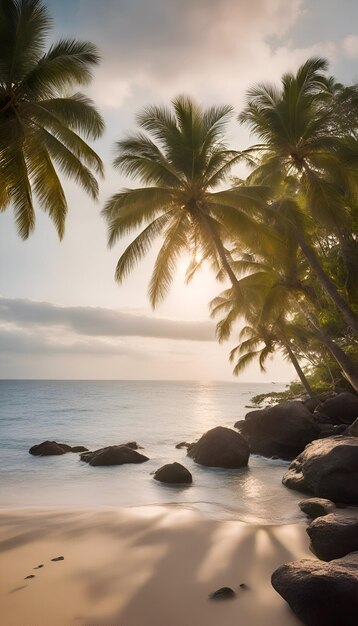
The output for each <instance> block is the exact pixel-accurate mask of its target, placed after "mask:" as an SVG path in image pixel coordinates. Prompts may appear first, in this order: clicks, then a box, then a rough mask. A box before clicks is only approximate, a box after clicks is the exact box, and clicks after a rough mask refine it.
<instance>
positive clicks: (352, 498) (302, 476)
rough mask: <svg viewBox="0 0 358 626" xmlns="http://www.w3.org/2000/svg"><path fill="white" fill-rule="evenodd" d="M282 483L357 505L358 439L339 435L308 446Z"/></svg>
mask: <svg viewBox="0 0 358 626" xmlns="http://www.w3.org/2000/svg"><path fill="white" fill-rule="evenodd" d="M282 482H283V484H284V485H286V487H289V488H290V489H297V490H298V491H306V492H308V493H312V494H313V495H314V496H317V497H318V498H328V499H329V500H332V501H333V502H343V503H346V504H358V438H357V437H346V436H345V435H338V436H337V437H329V438H327V439H318V440H317V441H313V442H312V443H311V444H310V445H308V446H307V447H306V448H305V450H304V451H303V452H302V454H300V455H299V456H298V457H297V458H296V459H295V460H294V461H293V462H292V463H291V465H290V466H289V468H288V471H287V472H286V474H285V475H284V477H283V479H282Z"/></svg>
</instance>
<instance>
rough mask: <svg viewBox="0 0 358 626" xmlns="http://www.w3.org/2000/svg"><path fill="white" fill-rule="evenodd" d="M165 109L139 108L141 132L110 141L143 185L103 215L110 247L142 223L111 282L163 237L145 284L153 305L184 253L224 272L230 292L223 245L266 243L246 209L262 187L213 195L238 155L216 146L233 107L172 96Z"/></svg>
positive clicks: (122, 166)
mask: <svg viewBox="0 0 358 626" xmlns="http://www.w3.org/2000/svg"><path fill="white" fill-rule="evenodd" d="M172 105H173V110H170V109H168V108H165V107H164V108H161V107H156V106H152V107H149V108H146V109H145V110H144V111H143V112H142V113H140V114H139V115H138V118H137V120H138V124H139V127H140V132H138V133H137V134H135V135H133V136H130V137H128V138H127V139H124V140H123V141H119V142H118V143H117V156H116V158H115V161H114V165H115V167H117V168H118V169H119V170H120V171H121V172H123V173H124V174H126V175H129V176H134V177H137V178H138V179H139V180H140V182H141V183H142V184H144V185H145V186H144V187H140V188H136V189H124V190H122V191H120V192H119V193H117V194H115V195H114V196H112V197H111V198H110V199H109V200H108V202H107V204H106V206H105V208H104V209H103V214H104V216H105V218H106V220H107V222H108V227H109V245H110V246H113V245H114V244H115V243H116V242H117V240H118V239H119V238H120V237H121V236H123V235H126V234H128V233H131V232H132V231H134V230H137V229H138V228H140V227H142V225H143V224H146V226H145V228H144V229H143V230H142V231H141V232H140V234H139V235H137V237H136V238H135V239H134V241H132V243H131V244H130V245H129V246H128V247H127V249H126V250H125V251H124V252H123V253H122V255H121V257H120V258H119V261H118V264H117V268H116V273H115V277H116V280H117V281H118V282H121V281H122V280H123V279H124V278H125V276H126V275H127V274H128V273H129V272H130V271H131V270H132V269H133V267H134V266H135V264H136V263H137V262H138V261H139V260H140V259H142V257H143V256H144V255H145V254H146V253H147V252H148V250H149V248H150V247H151V245H152V244H153V242H154V239H155V238H156V237H159V236H160V237H162V238H163V242H162V245H161V248H160V251H159V254H158V256H157V259H156V262H155V266H154V271H153V274H152V277H151V281H150V285H149V297H150V301H151V304H152V306H153V307H155V306H156V305H157V304H158V302H159V301H160V300H161V299H163V298H164V297H165V295H166V293H167V291H168V289H169V287H170V285H171V282H172V279H173V274H174V271H175V267H176V263H177V260H178V258H179V256H180V255H181V254H182V253H183V252H189V254H190V256H191V257H193V258H194V257H200V258H205V259H206V260H210V262H211V263H212V265H213V268H214V270H215V271H216V272H218V273H221V274H225V275H226V276H227V277H228V278H229V280H230V282H231V284H232V286H233V287H234V288H236V287H237V286H238V281H237V278H236V276H235V273H234V271H233V269H232V266H231V257H230V254H229V252H228V250H227V248H226V247H225V243H226V242H227V241H232V240H233V238H235V237H237V234H238V233H239V235H240V240H241V241H244V242H246V244H247V245H251V246H256V247H259V246H260V245H261V244H263V243H264V242H268V241H269V240H270V238H269V237H268V235H267V234H266V232H265V225H264V224H263V223H260V222H258V221H257V220H256V221H255V220H253V219H252V218H251V217H250V214H249V209H250V208H251V207H255V206H258V205H261V204H262V201H263V195H264V193H265V190H264V189H263V188H260V187H255V186H252V187H250V188H244V187H243V188H242V189H240V190H238V191H237V192H236V193H235V194H232V193H231V192H226V191H216V192H214V189H215V188H216V187H218V186H219V185H220V184H222V183H223V182H224V181H225V180H226V179H227V177H228V175H229V173H230V171H231V169H232V167H233V166H234V164H235V163H236V162H237V161H238V159H239V158H240V157H241V155H240V153H238V152H236V151H233V150H228V148H227V146H226V145H225V143H224V141H223V134H224V130H225V126H226V124H227V122H228V119H229V116H230V115H231V113H232V108H231V107H230V106H219V107H211V108H209V109H207V110H203V109H202V108H201V107H200V106H199V105H198V104H196V103H195V102H194V101H193V100H191V99H189V98H186V97H183V96H179V97H177V98H175V99H174V100H173V102H172ZM244 208H246V212H245V211H244V210H243V209H244ZM270 237H271V238H272V235H270ZM260 242H261V244H260Z"/></svg>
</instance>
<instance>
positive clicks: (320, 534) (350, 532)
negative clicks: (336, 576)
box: [307, 513, 358, 561]
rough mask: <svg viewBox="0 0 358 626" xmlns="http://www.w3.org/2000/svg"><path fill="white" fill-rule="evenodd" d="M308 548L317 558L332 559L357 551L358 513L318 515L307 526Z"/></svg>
mask: <svg viewBox="0 0 358 626" xmlns="http://www.w3.org/2000/svg"><path fill="white" fill-rule="evenodd" d="M307 533H308V536H309V538H310V540H311V545H310V548H311V550H312V552H314V554H316V555H317V556H318V558H319V559H322V560H323V561H332V559H338V558H340V557H342V556H345V555H346V554H349V553H350V552H356V551H358V514H357V515H353V514H351V515H345V516H344V517H343V516H340V515H336V514H334V513H331V514H330V515H325V516H324V517H318V518H317V519H315V520H314V521H313V522H312V523H311V524H310V525H309V526H308V528H307Z"/></svg>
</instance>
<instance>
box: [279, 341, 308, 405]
mask: <svg viewBox="0 0 358 626" xmlns="http://www.w3.org/2000/svg"><path fill="white" fill-rule="evenodd" d="M282 343H283V345H284V346H285V348H286V350H287V353H288V356H289V357H290V360H291V363H292V365H293V367H294V368H295V370H296V372H297V375H298V377H299V379H300V381H301V383H302V385H303V386H304V388H305V389H306V391H307V393H308V395H309V396H310V397H311V398H316V394H315V392H314V391H313V389H312V387H311V385H310V384H309V382H308V380H307V378H306V376H305V375H304V373H303V371H302V369H301V366H300V364H299V362H298V360H297V358H296V356H295V354H294V353H293V352H292V350H291V347H290V344H289V343H288V341H287V342H286V341H283V342H282Z"/></svg>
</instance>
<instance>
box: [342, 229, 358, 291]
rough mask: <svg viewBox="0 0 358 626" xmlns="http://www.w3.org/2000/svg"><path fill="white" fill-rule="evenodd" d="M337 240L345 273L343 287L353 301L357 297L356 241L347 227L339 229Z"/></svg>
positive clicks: (357, 257)
mask: <svg viewBox="0 0 358 626" xmlns="http://www.w3.org/2000/svg"><path fill="white" fill-rule="evenodd" d="M338 240H339V247H340V250H341V256H342V261H343V265H344V270H345V275H346V276H345V289H346V292H347V294H348V297H349V299H350V300H351V302H354V301H355V300H356V299H357V297H358V282H357V275H358V242H357V241H355V239H354V238H353V236H352V233H351V231H349V230H347V229H341V230H340V231H339V233H338Z"/></svg>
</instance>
